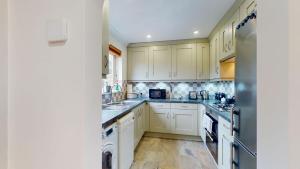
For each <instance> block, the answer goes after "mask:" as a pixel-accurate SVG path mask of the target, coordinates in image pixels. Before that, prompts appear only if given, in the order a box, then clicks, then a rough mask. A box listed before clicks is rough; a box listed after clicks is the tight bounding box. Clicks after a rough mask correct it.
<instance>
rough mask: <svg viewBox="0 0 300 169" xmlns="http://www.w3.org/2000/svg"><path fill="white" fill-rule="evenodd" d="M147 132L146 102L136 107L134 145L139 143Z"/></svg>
mask: <svg viewBox="0 0 300 169" xmlns="http://www.w3.org/2000/svg"><path fill="white" fill-rule="evenodd" d="M144 132H145V113H144V104H143V105H141V106H139V107H137V108H136V109H134V147H136V146H137V145H138V143H139V142H140V140H141V138H142V137H143V135H144Z"/></svg>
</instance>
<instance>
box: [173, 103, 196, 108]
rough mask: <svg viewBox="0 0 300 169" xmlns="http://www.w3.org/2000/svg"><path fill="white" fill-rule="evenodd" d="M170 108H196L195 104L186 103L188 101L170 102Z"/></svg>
mask: <svg viewBox="0 0 300 169" xmlns="http://www.w3.org/2000/svg"><path fill="white" fill-rule="evenodd" d="M171 108H172V109H183V110H197V109H198V105H197V104H188V103H172V104H171Z"/></svg>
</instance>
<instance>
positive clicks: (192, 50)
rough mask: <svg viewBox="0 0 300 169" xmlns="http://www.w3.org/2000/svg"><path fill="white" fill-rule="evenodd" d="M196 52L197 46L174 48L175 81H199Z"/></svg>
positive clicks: (189, 45)
mask: <svg viewBox="0 0 300 169" xmlns="http://www.w3.org/2000/svg"><path fill="white" fill-rule="evenodd" d="M196 52H197V49H196V44H183V45H174V46H172V71H173V75H172V79H173V80H185V79H187V80H195V79H197V77H196V76H197V73H196V72H197V68H196V67H197V64H196V58H197V54H196Z"/></svg>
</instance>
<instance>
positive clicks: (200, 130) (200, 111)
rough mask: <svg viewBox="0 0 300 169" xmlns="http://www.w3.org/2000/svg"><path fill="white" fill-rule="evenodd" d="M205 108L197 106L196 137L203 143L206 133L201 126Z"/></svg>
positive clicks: (200, 105)
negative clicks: (198, 136)
mask: <svg viewBox="0 0 300 169" xmlns="http://www.w3.org/2000/svg"><path fill="white" fill-rule="evenodd" d="M205 111H206V108H205V106H204V105H202V104H199V105H198V135H200V137H201V139H202V140H203V142H205V141H206V133H205V129H204V126H203V118H204V115H205Z"/></svg>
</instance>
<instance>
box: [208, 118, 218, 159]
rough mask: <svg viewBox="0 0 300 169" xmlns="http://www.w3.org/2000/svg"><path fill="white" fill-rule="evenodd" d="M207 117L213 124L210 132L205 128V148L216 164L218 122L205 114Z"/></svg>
mask: <svg viewBox="0 0 300 169" xmlns="http://www.w3.org/2000/svg"><path fill="white" fill-rule="evenodd" d="M207 116H209V117H210V118H211V119H212V121H213V123H212V130H211V132H210V131H209V130H207V129H206V128H205V132H206V146H207V148H208V150H209V152H210V154H211V155H212V157H213V158H214V159H215V162H216V163H217V164H218V121H217V120H216V119H215V118H213V117H212V116H211V115H209V114H207Z"/></svg>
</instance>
